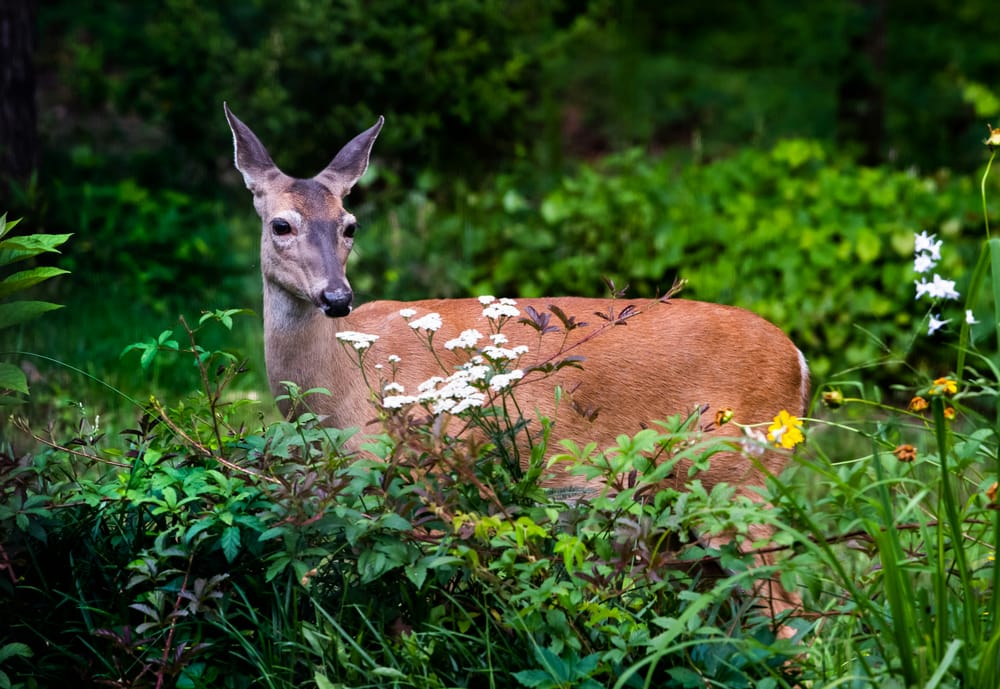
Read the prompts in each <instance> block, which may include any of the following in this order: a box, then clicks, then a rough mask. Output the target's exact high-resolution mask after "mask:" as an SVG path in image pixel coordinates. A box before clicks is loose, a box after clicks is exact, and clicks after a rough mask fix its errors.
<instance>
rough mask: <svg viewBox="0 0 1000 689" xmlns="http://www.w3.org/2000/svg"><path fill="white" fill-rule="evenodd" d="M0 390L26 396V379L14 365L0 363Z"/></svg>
mask: <svg viewBox="0 0 1000 689" xmlns="http://www.w3.org/2000/svg"><path fill="white" fill-rule="evenodd" d="M0 390H13V391H14V392H23V393H25V394H28V379H27V378H25V376H24V371H22V370H21V369H20V368H18V367H17V366H15V365H14V364H6V363H0Z"/></svg>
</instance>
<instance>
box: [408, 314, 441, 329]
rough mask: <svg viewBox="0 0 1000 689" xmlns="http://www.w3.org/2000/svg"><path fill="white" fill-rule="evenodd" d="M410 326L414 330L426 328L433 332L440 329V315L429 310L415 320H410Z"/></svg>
mask: <svg viewBox="0 0 1000 689" xmlns="http://www.w3.org/2000/svg"><path fill="white" fill-rule="evenodd" d="M409 325H410V327H411V328H413V329H414V330H417V329H418V328H419V329H421V330H427V331H428V332H434V331H436V330H440V328H441V315H440V314H437V313H434V312H431V313H428V314H427V315H425V316H421V317H420V318H418V319H417V320H415V321H410V324H409Z"/></svg>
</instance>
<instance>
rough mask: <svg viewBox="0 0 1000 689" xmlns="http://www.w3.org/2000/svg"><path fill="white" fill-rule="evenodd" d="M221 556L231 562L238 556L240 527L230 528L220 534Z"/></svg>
mask: <svg viewBox="0 0 1000 689" xmlns="http://www.w3.org/2000/svg"><path fill="white" fill-rule="evenodd" d="M221 541H222V554H223V555H225V556H226V560H228V561H229V562H232V561H233V560H235V559H236V556H237V555H239V554H240V527H238V526H230V527H229V528H227V529H226V530H225V531H223V532H222V539H221Z"/></svg>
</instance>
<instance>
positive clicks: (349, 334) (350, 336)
mask: <svg viewBox="0 0 1000 689" xmlns="http://www.w3.org/2000/svg"><path fill="white" fill-rule="evenodd" d="M337 339H338V340H340V341H341V342H349V343H350V344H352V345H354V348H355V349H357V350H358V351H361V350H364V349H368V348H369V347H371V346H372V343H373V342H375V340H377V339H378V335H369V334H368V333H359V332H356V331H354V330H343V331H341V332H339V333H337Z"/></svg>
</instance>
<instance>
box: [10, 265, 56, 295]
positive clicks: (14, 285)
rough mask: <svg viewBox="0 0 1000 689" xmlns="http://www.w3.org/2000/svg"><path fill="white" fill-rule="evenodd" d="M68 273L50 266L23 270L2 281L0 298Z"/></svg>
mask: <svg viewBox="0 0 1000 689" xmlns="http://www.w3.org/2000/svg"><path fill="white" fill-rule="evenodd" d="M67 273H69V271H68V270H63V269H62V268H52V267H50V266H43V267H40V268H32V269H31V270H22V271H21V272H19V273H14V274H13V275H10V276H8V277H6V278H4V279H3V280H0V297H6V296H7V295H8V294H13V293H14V292H20V291H21V290H25V289H27V288H29V287H31V286H32V285H37V284H38V283H39V282H42V281H44V280H48V279H49V278H54V277H56V276H57V275H65V274H67Z"/></svg>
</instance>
